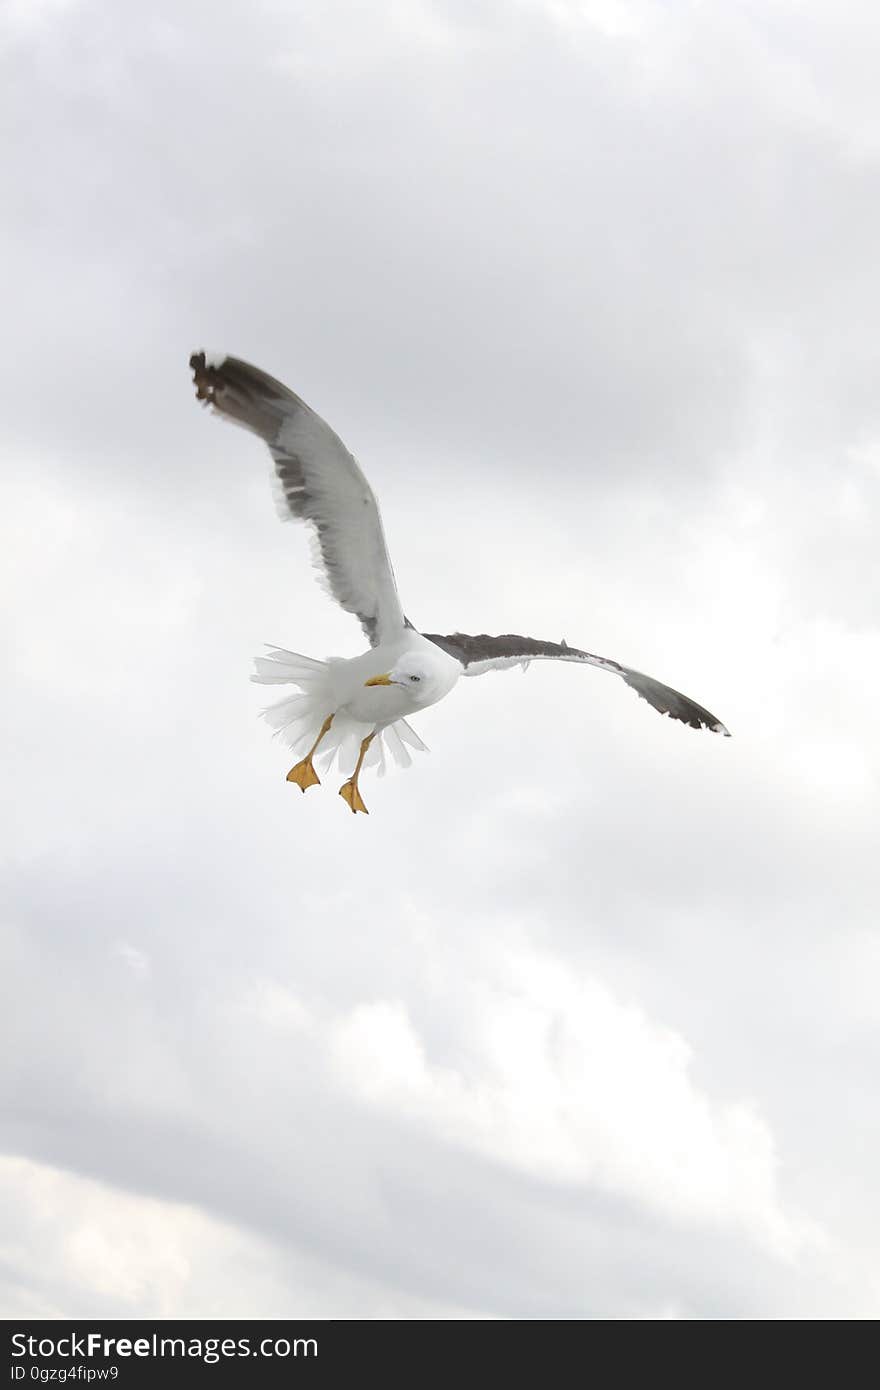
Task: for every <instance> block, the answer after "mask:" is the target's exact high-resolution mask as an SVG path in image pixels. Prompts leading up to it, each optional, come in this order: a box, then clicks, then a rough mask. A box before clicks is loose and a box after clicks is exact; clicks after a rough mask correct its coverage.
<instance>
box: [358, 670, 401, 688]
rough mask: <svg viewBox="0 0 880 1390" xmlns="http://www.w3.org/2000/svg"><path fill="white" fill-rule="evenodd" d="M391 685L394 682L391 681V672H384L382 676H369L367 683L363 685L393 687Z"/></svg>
mask: <svg viewBox="0 0 880 1390" xmlns="http://www.w3.org/2000/svg"><path fill="white" fill-rule="evenodd" d="M393 684H394V682H393V680H392V679H391V672H390V671H386V672H385V674H384V676H371V677H370V679H369V680H368V681H364V685H393Z"/></svg>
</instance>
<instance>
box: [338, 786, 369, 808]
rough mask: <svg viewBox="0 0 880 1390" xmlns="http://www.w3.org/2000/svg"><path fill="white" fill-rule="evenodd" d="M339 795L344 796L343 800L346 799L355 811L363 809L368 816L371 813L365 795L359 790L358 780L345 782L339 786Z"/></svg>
mask: <svg viewBox="0 0 880 1390" xmlns="http://www.w3.org/2000/svg"><path fill="white" fill-rule="evenodd" d="M339 795H340V796H341V797H342V799H343V801H345V802H346V803H347V805H349V806H350V807H351V809H352V812H353V813H354V812H357V811H363V813H364V815H365V816H368V815H369V814H370V813H369V811H368V810H367V808H366V806H365V805H364V799H363V797H362V796H361V794H360V792H359V791H358V785H357V782H355V781H349V782H343V784H342V786H341V787H340V788H339Z"/></svg>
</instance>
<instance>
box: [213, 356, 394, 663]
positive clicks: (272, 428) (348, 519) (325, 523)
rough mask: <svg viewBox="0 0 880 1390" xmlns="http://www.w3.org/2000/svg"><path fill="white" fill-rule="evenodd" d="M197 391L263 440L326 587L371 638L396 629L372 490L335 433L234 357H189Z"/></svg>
mask: <svg viewBox="0 0 880 1390" xmlns="http://www.w3.org/2000/svg"><path fill="white" fill-rule="evenodd" d="M189 364H190V366H191V367H192V370H193V379H194V381H195V386H196V396H197V397H198V399H199V400H200V401H204V402H205V403H206V405H210V406H213V407H214V409H215V410H216V411H217V412H218V413H219V414H220V415H222V416H224V417H225V418H226V419H228V420H232V421H234V422H235V423H236V424H238V425H243V426H244V427H245V429H249V430H251V431H252V432H253V433H254V434H256V435H259V437H260V438H261V439H263V440H265V442H266V443H267V444H268V446H269V449H270V451H271V454H272V457H273V459H274V460H275V471H276V473H277V474H278V478H279V481H280V483H281V487H282V490H283V494H284V503H285V506H286V508H287V510H288V511H289V513H290V515H291V516H294V517H299V518H301V519H303V520H305V521H310V522H311V523H312V524H313V526H314V528H315V532H316V536H317V543H318V556H317V558H318V561H319V563H320V565H321V567H322V568H323V570H324V573H325V575H326V577H327V583H328V586H329V589H330V592H331V594H332V595H333V597H334V598H335V599H336V600H337V602H338V603H339V604H341V606H342V607H343V608H344V609H345V610H346V612H348V613H354V614H356V615H357V617H358V619H359V620H360V624H361V626H362V627H363V629H364V632H365V633H366V634H367V637H368V638H369V641H370V643H371V645H372V646H374V647H375V646H378V644H379V643H380V642H387V641H390V640H392V639H393V638H394V637H395V636H397V635H398V634H399V633H400V632H401V631H402V630H403V626H404V616H403V611H402V609H401V606H400V599H399V598H398V596H397V586H396V585H395V582H394V573H393V571H392V569H391V561H390V559H389V558H388V549H387V546H386V544H385V534H384V532H383V530H382V520H381V518H380V516H379V508H378V505H377V503H376V498H375V497H374V495H373V491H372V489H371V487H370V485H369V483H368V482H367V480H366V478H365V477H364V475H363V473H362V472H361V470H360V468H359V467H358V465H357V463H356V462H355V460H354V459H353V458H352V456H351V454H350V453H349V452H348V450H347V449H346V447H345V445H344V444H343V442H342V440H341V439H340V438H339V437H338V435H336V434H334V433H333V431H332V430H331V428H330V426H329V425H327V424H325V423H324V421H323V420H322V419H321V417H320V416H319V415H316V414H315V412H314V411H313V410H310V409H309V407H308V406H307V405H306V404H305V402H304V401H301V400H300V398H299V396H296V395H294V393H293V392H292V391H289V390H288V388H287V387H286V386H283V385H282V384H281V382H280V381H275V380H274V378H273V377H271V376H267V375H266V373H265V372H261V371H259V370H258V368H256V367H252V366H250V364H249V363H247V362H242V361H241V360H240V359H239V358H237V357H221V358H217V359H216V360H215V361H211V360H209V359H207V358H206V356H205V354H204V352H194V353H193V355H192V357H191V358H190V359H189Z"/></svg>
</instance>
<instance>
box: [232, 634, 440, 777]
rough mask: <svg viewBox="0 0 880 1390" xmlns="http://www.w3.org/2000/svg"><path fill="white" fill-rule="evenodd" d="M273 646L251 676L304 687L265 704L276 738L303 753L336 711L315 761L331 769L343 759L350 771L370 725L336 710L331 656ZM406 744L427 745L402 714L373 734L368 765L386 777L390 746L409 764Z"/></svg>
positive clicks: (256, 662) (402, 762)
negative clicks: (322, 657) (324, 657)
mask: <svg viewBox="0 0 880 1390" xmlns="http://www.w3.org/2000/svg"><path fill="white" fill-rule="evenodd" d="M268 651H269V655H268V656H257V657H255V658H254V667H255V672H254V674H253V675H252V676H251V680H252V681H255V682H256V683H257V684H258V685H295V686H298V687H299V691H300V692H301V693H299V694H296V695H287V696H285V697H284V698H283V699H281V700H276V701H275V703H274V704H271V705H268V706H267V708H266V709H264V710H263V712H262V713H263V718H264V719H265V720H266V723H267V724H268V725H269V727H270V728H271V729H272V730H274V733H275V736H276V738H280V739H281V740H282V742H284V743H285V744H287V746H288V747H289V748H291V749H292V750H293V751H294V752H295V753H297V754H299V755H300V756H302V755H303V754H305V753H306V752H308V750H309V748H311V746H312V744H313V743H314V742H315V739H316V738H317V737H318V733H319V731H320V729H321V726H322V725H323V723H324V720H325V719H326V718H327V715H328V714H333V715H334V718H333V723H332V724H331V726H330V728H329V730H328V731H327V733H326V734H325V735H324V738H323V739H322V740H321V744H320V747H319V749H318V753H317V755H316V759H315V761H316V762H317V764H318V766H319V767H320V768H321V770H322V771H328V770H329V769H330V767H331V766H332V765H333V763H334V761H337V760H338V766H339V769H340V771H343V770H345V771H346V772H349V773H350V772H351V770H352V769H353V768H354V765H355V762H356V761H357V756H358V753H359V751H360V745H361V742H362V740H363V739H364V738H366V736H367V734H369V733H370V725H368V724H361V723H359V722H358V721H357V720H354V719H352V718H350V717H349V715H347V714H345V713H344V712H342V711H339V712H337V711H334V708H333V705H334V697H333V694H332V691H331V688H330V679H329V674H328V669H329V668H328V663H327V662H326V661H316V660H315V658H314V657H310V656H302V655H301V654H300V653H299V652H288V651H285V649H284V648H283V647H270V648H269V649H268ZM405 744H409V746H410V747H411V748H417V749H420V750H422V751H426V748H425V744H424V743H423V742H422V740H421V739H420V738H419V736H418V734H417V733H416V732H415V730H414V729H412V728H411V727H410V725H409V724H407V722H406V720H405V719H398V720H397V722H396V723H394V724H389V725H388V727H387V728H385V729H382V730H381V732H380V733H378V734H377V735H376V737H375V738H374V739H373V742H372V743H371V744H370V747H369V749H368V751H367V756H366V758H365V759H364V766H365V767H376V768H377V771H378V774H379V776H380V777H383V776H384V775H385V771H386V767H387V765H388V760H387V758H386V752H387V753H390V755H391V760H392V761H393V762H395V763H396V764H397V765H398V767H410V766H411V764H412V758H411V757H410V755H409V753H408V751H407V749H406V748H405V747H404V745H405Z"/></svg>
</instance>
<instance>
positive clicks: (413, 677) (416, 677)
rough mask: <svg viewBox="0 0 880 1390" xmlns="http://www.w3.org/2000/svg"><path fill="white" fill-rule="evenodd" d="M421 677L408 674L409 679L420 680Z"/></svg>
mask: <svg viewBox="0 0 880 1390" xmlns="http://www.w3.org/2000/svg"><path fill="white" fill-rule="evenodd" d="M421 679H422V678H421V676H410V680H411V681H420V680H421Z"/></svg>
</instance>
